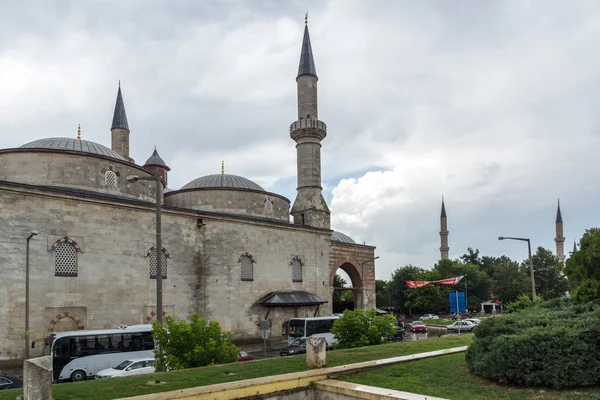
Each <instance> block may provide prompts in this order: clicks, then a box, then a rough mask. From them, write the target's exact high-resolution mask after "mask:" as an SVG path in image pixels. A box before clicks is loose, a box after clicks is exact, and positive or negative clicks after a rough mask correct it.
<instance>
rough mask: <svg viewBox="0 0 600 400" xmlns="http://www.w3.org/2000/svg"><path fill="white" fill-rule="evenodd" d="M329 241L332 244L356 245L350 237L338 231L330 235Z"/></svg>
mask: <svg viewBox="0 0 600 400" xmlns="http://www.w3.org/2000/svg"><path fill="white" fill-rule="evenodd" d="M331 240H332V241H334V242H341V243H350V244H356V242H355V241H354V239H352V238H351V237H350V236H348V235H346V234H345V233H342V232H338V231H333V232H332V233H331Z"/></svg>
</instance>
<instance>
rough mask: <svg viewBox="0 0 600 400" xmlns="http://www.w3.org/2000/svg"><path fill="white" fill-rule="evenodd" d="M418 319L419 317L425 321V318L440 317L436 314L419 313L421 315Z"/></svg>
mask: <svg viewBox="0 0 600 400" xmlns="http://www.w3.org/2000/svg"><path fill="white" fill-rule="evenodd" d="M419 319H420V320H421V321H425V320H426V319H440V317H438V316H437V315H435V314H425V315H421V316H420V317H419Z"/></svg>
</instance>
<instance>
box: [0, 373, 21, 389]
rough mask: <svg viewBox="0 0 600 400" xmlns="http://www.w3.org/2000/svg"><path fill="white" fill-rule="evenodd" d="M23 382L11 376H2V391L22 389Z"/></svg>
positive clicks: (0, 378) (0, 382)
mask: <svg viewBox="0 0 600 400" xmlns="http://www.w3.org/2000/svg"><path fill="white" fill-rule="evenodd" d="M22 387H23V381H22V380H20V379H17V378H12V377H10V376H4V375H2V376H0V390H4V389H16V388H22Z"/></svg>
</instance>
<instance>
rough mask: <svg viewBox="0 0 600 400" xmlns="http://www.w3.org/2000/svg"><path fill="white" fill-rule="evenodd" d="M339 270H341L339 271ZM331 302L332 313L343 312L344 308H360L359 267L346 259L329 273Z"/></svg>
mask: <svg viewBox="0 0 600 400" xmlns="http://www.w3.org/2000/svg"><path fill="white" fill-rule="evenodd" d="M340 271H343V272H342V273H340ZM330 279H331V288H332V293H331V304H332V307H333V313H334V314H338V313H343V312H344V310H354V309H355V308H360V304H361V303H360V296H361V293H360V288H361V285H362V279H361V276H360V272H359V269H358V268H356V266H355V265H354V263H353V262H351V261H346V262H343V263H342V264H341V265H339V266H338V267H337V268H335V269H334V270H333V271H332V273H331V277H330Z"/></svg>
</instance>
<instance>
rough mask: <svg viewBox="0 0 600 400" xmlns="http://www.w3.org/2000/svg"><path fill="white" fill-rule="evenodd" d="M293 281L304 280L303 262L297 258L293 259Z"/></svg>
mask: <svg viewBox="0 0 600 400" xmlns="http://www.w3.org/2000/svg"><path fill="white" fill-rule="evenodd" d="M292 282H302V263H301V262H300V260H298V259H297V258H296V259H294V260H293V261H292Z"/></svg>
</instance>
